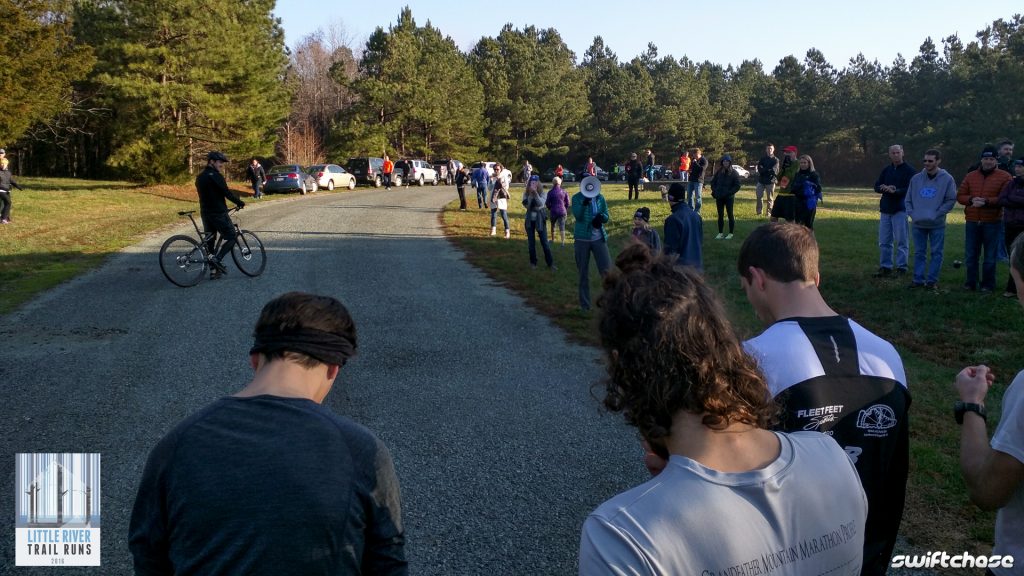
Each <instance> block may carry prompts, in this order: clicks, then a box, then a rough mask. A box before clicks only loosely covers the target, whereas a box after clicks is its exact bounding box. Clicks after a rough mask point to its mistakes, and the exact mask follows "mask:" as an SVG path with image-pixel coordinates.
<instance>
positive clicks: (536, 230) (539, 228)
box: [526, 212, 554, 268]
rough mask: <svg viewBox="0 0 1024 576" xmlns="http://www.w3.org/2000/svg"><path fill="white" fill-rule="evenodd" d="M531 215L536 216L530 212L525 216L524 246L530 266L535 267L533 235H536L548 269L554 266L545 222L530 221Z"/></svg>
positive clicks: (541, 220)
mask: <svg viewBox="0 0 1024 576" xmlns="http://www.w3.org/2000/svg"><path fill="white" fill-rule="evenodd" d="M531 215H532V216H536V214H535V213H533V212H530V213H527V215H526V246H527V247H528V248H529V250H530V264H533V265H534V266H536V265H537V244H536V241H535V239H534V234H536V235H537V236H540V247H541V249H543V250H544V262H545V263H547V265H548V268H550V267H551V266H552V265H553V264H554V259H553V258H552V257H551V247H550V246H549V245H548V233H547V220H544V219H540V220H530V216H531Z"/></svg>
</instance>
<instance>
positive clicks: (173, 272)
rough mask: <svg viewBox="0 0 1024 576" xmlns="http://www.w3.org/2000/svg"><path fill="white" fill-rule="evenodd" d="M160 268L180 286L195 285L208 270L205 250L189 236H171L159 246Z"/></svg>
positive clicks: (169, 278)
mask: <svg viewBox="0 0 1024 576" xmlns="http://www.w3.org/2000/svg"><path fill="white" fill-rule="evenodd" d="M160 270H162V271H163V273H164V276H166V277H167V279H168V280H170V281H171V282H172V283H174V284H177V285H178V286H181V287H182V288H188V287H189V286H195V285H196V284H199V282H200V281H201V280H202V279H203V276H205V275H206V272H207V271H208V270H209V265H208V264H207V262H206V251H205V250H203V247H202V245H200V244H199V242H197V241H196V239H195V238H192V237H191V236H182V235H179V236H171V237H170V238H168V239H167V241H166V242H164V245H163V246H161V247H160Z"/></svg>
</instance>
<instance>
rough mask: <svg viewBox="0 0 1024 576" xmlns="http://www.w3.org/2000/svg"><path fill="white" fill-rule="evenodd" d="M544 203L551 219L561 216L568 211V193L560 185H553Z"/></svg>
mask: <svg viewBox="0 0 1024 576" xmlns="http://www.w3.org/2000/svg"><path fill="white" fill-rule="evenodd" d="M544 205H545V206H547V208H548V212H549V213H550V214H551V219H552V220H555V219H557V218H562V217H564V216H565V215H566V214H568V213H569V195H568V194H566V193H565V190H562V187H561V186H555V187H554V188H552V189H551V190H549V191H548V199H547V202H545V203H544Z"/></svg>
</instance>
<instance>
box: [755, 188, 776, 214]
mask: <svg viewBox="0 0 1024 576" xmlns="http://www.w3.org/2000/svg"><path fill="white" fill-rule="evenodd" d="M754 193H755V194H756V195H757V215H758V216H760V215H761V214H762V204H761V198H762V197H763V198H764V201H765V203H764V205H763V207H764V208H765V210H764V212H763V213H767V214H771V213H772V203H773V202H774V201H775V182H772V183H770V184H762V183H760V182H758V183H757V187H756V188H754Z"/></svg>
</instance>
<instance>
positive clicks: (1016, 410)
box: [992, 370, 1024, 576]
mask: <svg viewBox="0 0 1024 576" xmlns="http://www.w3.org/2000/svg"><path fill="white" fill-rule="evenodd" d="M992 449H993V450H998V451H1000V452H1003V453H1005V454H1009V455H1010V456H1013V457H1014V458H1016V459H1017V460H1018V461H1019V462H1022V463H1024V370H1022V371H1020V372H1018V373H1017V377H1016V378H1014V379H1013V382H1012V383H1011V384H1010V387H1009V388H1007V389H1006V393H1005V394H1004V395H1003V415H1002V417H1001V418H1000V419H999V427H998V428H996V433H995V434H994V435H993V436H992ZM1022 535H1024V485H1021V486H1017V490H1016V491H1015V492H1014V493H1013V496H1011V497H1010V501H1009V502H1007V503H1006V506H1003V507H1002V508H1000V509H999V512H997V513H996V545H995V547H994V548H993V549H992V553H993V554H1000V555H1002V556H1013V558H1014V560H1016V564H1014V566H1019V565H1020V564H1021V563H1022V562H1024V536H1022ZM1016 570H1017V568H992V571H993V572H995V573H996V574H999V575H1000V576H1003V575H1004V574H1005V575H1007V576H1009V575H1010V574H1015V573H1017V572H1016Z"/></svg>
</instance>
